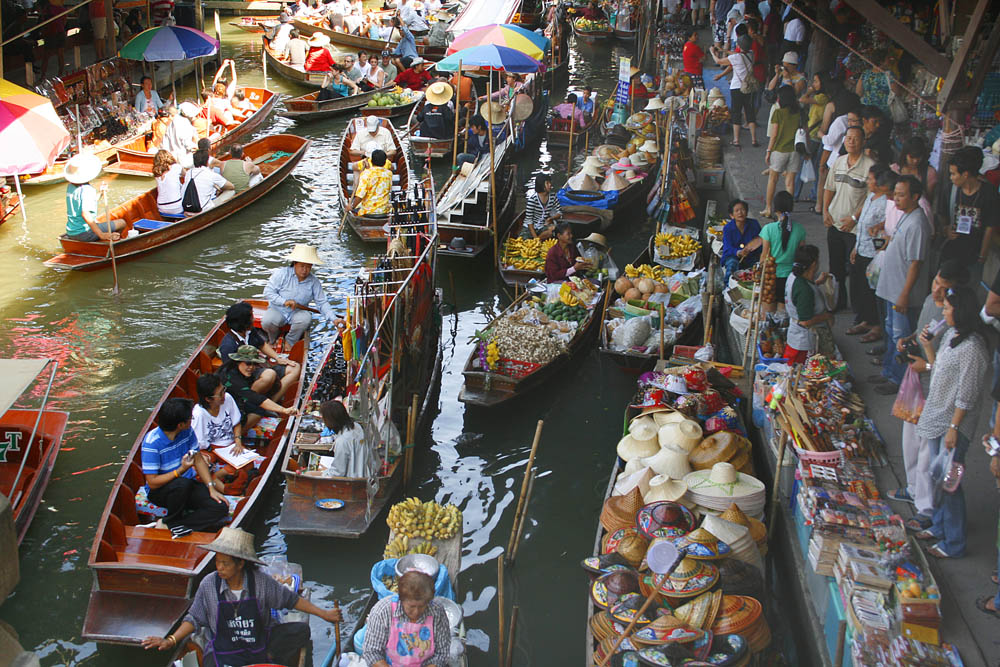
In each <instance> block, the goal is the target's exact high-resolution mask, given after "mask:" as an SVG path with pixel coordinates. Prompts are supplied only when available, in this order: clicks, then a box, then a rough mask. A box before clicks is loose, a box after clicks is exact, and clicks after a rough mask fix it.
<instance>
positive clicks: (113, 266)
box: [21, 186, 121, 296]
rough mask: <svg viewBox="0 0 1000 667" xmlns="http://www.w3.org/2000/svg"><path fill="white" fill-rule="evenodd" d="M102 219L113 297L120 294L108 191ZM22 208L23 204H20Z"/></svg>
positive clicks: (113, 228) (105, 196)
mask: <svg viewBox="0 0 1000 667" xmlns="http://www.w3.org/2000/svg"><path fill="white" fill-rule="evenodd" d="M105 187H106V186H105ZM102 194H103V195H104V218H105V220H106V222H107V223H108V251H109V252H110V253H111V273H112V274H113V275H114V279H115V284H114V287H112V288H111V293H112V294H114V295H115V296H118V295H119V294H121V290H119V289H118V263H117V261H115V226H114V225H113V224H112V223H111V208H110V206H109V204H108V191H107V190H104V192H103V193H102ZM21 205H22V206H24V204H23V203H22V204H21Z"/></svg>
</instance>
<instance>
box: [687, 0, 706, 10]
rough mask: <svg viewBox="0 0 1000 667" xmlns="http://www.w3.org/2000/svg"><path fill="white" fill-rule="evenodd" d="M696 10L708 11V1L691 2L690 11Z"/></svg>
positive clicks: (694, 0)
mask: <svg viewBox="0 0 1000 667" xmlns="http://www.w3.org/2000/svg"><path fill="white" fill-rule="evenodd" d="M696 9H708V0H691V11H694V10H696Z"/></svg>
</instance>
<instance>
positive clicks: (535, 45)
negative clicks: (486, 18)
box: [445, 23, 549, 60]
mask: <svg viewBox="0 0 1000 667" xmlns="http://www.w3.org/2000/svg"><path fill="white" fill-rule="evenodd" d="M489 44H496V45H497V46H506V47H508V48H511V49H517V50H518V51H520V52H521V53H523V54H525V55H528V56H531V57H532V58H534V59H536V60H541V59H542V57H543V56H544V55H545V50H546V49H547V48H549V39H548V38H547V37H545V36H544V35H539V34H538V33H537V32H532V31H531V30H525V29H524V28H522V27H521V26H517V25H513V24H510V23H496V24H493V25H484V26H482V27H480V28H475V29H473V30H469V31H468V32H466V33H463V34H462V35H461V36H460V37H457V38H456V39H455V41H453V42H452V43H451V45H450V46H449V47H448V50H447V51H446V52H445V55H451V54H452V53H456V52H458V51H461V50H462V49H467V48H469V47H472V46H486V45H489Z"/></svg>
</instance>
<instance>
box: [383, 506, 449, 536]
mask: <svg viewBox="0 0 1000 667" xmlns="http://www.w3.org/2000/svg"><path fill="white" fill-rule="evenodd" d="M385 522H386V523H387V524H388V525H389V528H391V529H392V530H393V531H395V533H396V534H397V535H406V536H407V537H422V538H424V539H425V540H430V539H434V538H437V539H443V540H446V539H448V538H449V537H452V536H453V535H454V534H455V533H457V532H458V531H459V529H460V528H461V527H462V513H461V512H460V511H459V509H458V508H457V507H455V506H454V505H450V504H449V505H441V504H439V503H436V502H434V501H433V500H428V501H427V502H425V503H422V502H420V499H419V498H407V499H406V500H404V501H403V502H401V503H397V504H395V505H393V506H392V509H390V510H389V516H388V517H387V518H386V520H385Z"/></svg>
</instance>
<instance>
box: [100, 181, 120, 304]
mask: <svg viewBox="0 0 1000 667" xmlns="http://www.w3.org/2000/svg"><path fill="white" fill-rule="evenodd" d="M101 195H102V196H103V197H104V218H105V220H106V221H107V223H108V251H109V252H110V253H111V273H112V275H113V276H114V278H115V285H114V287H112V288H111V293H112V294H114V295H115V296H118V295H119V294H121V290H120V289H118V262H117V261H115V226H114V225H113V224H111V207H110V206H109V205H108V186H107V185H106V184H105V185H104V187H102V188H101ZM98 229H100V226H98Z"/></svg>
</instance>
